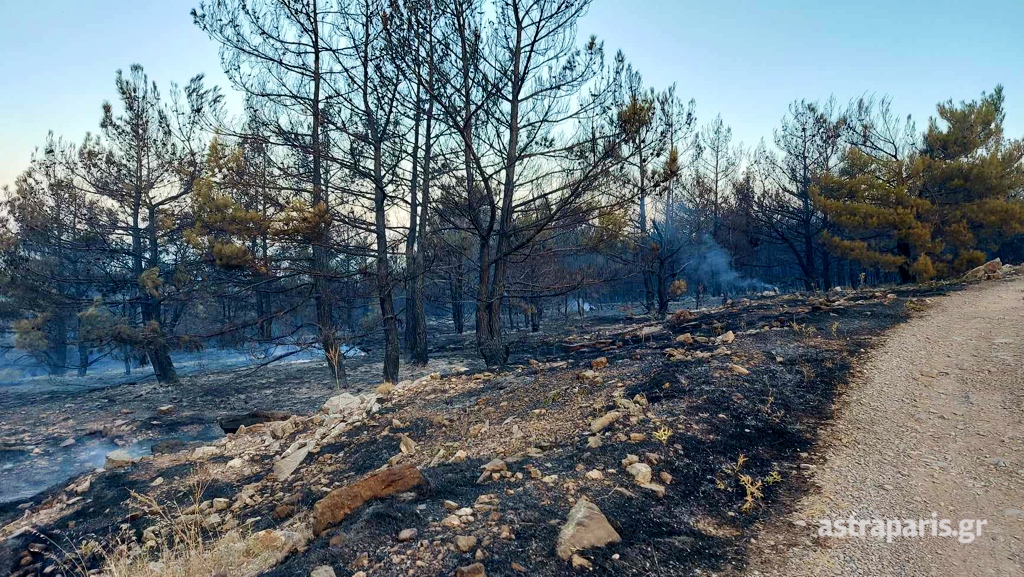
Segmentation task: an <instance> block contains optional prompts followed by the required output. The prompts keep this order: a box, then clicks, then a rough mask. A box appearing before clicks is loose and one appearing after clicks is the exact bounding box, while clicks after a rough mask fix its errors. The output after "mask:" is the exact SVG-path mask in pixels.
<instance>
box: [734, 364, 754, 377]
mask: <svg viewBox="0 0 1024 577" xmlns="http://www.w3.org/2000/svg"><path fill="white" fill-rule="evenodd" d="M729 370H730V371H732V372H734V373H736V374H737V375H740V376H743V377H745V376H747V375H749V374H750V371H748V370H747V369H746V368H745V367H741V366H739V365H733V364H731V365H729Z"/></svg>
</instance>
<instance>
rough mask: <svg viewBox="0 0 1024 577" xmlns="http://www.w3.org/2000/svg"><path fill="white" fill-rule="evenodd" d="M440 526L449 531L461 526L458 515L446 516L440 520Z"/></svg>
mask: <svg viewBox="0 0 1024 577" xmlns="http://www.w3.org/2000/svg"><path fill="white" fill-rule="evenodd" d="M441 526H442V527H447V528H449V529H456V528H458V527H461V526H462V520H461V519H459V517H458V515H448V516H447V517H445V518H444V519H442V520H441Z"/></svg>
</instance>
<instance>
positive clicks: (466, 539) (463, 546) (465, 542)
mask: <svg viewBox="0 0 1024 577" xmlns="http://www.w3.org/2000/svg"><path fill="white" fill-rule="evenodd" d="M455 547H456V548H457V549H458V550H459V551H462V552H463V553H469V552H470V551H472V550H473V547H476V537H474V536H472V535H459V536H457V537H455Z"/></svg>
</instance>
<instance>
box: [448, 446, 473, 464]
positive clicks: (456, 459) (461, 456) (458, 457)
mask: <svg viewBox="0 0 1024 577" xmlns="http://www.w3.org/2000/svg"><path fill="white" fill-rule="evenodd" d="M468 457H469V454H468V453H466V452H465V451H463V450H462V449H459V450H458V451H455V454H454V455H452V458H451V461H450V462H451V463H462V462H464V461H465V460H466V458H468Z"/></svg>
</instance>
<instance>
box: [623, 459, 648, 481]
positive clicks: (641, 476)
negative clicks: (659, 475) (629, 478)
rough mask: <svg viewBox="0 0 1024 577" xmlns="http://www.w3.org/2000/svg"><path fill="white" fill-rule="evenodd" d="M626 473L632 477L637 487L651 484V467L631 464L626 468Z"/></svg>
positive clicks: (642, 464) (643, 464)
mask: <svg viewBox="0 0 1024 577" xmlns="http://www.w3.org/2000/svg"><path fill="white" fill-rule="evenodd" d="M626 471H627V472H628V473H629V474H630V475H633V480H634V481H636V484H637V485H645V484H647V483H650V482H651V475H652V473H653V471H651V466H650V465H648V464H647V463H633V464H632V465H630V466H629V467H627V468H626Z"/></svg>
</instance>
